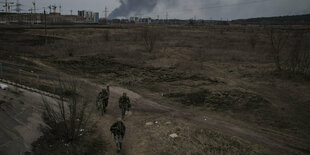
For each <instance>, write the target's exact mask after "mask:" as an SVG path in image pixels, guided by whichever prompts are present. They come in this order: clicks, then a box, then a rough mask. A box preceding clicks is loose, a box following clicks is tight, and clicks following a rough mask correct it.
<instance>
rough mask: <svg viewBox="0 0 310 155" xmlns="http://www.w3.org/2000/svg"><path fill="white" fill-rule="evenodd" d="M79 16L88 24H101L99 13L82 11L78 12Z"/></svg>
mask: <svg viewBox="0 0 310 155" xmlns="http://www.w3.org/2000/svg"><path fill="white" fill-rule="evenodd" d="M78 16H79V17H83V18H84V19H85V21H86V22H90V23H91V22H93V23H98V22H99V13H98V12H92V11H85V10H81V11H78Z"/></svg>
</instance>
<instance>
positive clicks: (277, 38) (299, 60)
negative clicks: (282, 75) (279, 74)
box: [270, 29, 310, 75]
mask: <svg viewBox="0 0 310 155" xmlns="http://www.w3.org/2000/svg"><path fill="white" fill-rule="evenodd" d="M289 31H292V30H274V29H272V30H271V31H270V40H271V45H272V49H273V50H272V54H273V57H274V62H275V65H276V68H277V70H278V71H285V72H287V73H289V74H290V75H294V74H303V75H309V72H310V70H309V69H310V47H309V42H310V39H309V32H308V31H301V32H295V35H291V34H290V32H289ZM286 45H287V46H286ZM284 48H285V49H287V50H286V51H284V50H283V49H284Z"/></svg>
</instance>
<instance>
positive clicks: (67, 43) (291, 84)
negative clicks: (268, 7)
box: [0, 25, 310, 154]
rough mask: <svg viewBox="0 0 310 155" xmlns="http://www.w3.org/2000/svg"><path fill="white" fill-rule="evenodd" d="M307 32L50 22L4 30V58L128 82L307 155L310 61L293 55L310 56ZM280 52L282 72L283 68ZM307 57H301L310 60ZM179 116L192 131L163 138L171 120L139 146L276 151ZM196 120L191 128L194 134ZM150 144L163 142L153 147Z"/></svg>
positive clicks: (26, 66) (27, 66) (38, 68)
mask: <svg viewBox="0 0 310 155" xmlns="http://www.w3.org/2000/svg"><path fill="white" fill-rule="evenodd" d="M309 32H310V30H309V26H290V27H288V26H257V25H251V26H241V25H226V26H224V25H203V26H202V25H200V26H195V25H160V26H159V25H147V26H144V25H126V26H125V25H123V26H116V27H113V26H109V27H107V26H106V27H90V28H87V27H77V28H70V27H57V28H53V27H50V28H49V29H48V30H47V33H48V36H47V37H45V36H44V29H40V28H35V29H31V28H27V29H22V28H20V29H18V28H16V29H3V30H1V32H0V55H1V57H0V62H2V63H6V64H10V65H13V66H17V68H22V69H23V70H25V71H27V70H28V71H35V72H36V73H39V74H44V75H47V76H53V77H57V76H59V74H61V73H65V74H67V75H70V76H73V77H79V78H84V79H87V80H89V81H92V82H93V83H96V84H98V85H100V84H101V85H104V84H110V85H112V86H118V87H123V88H126V89H129V90H132V91H134V92H136V93H138V94H140V95H142V96H143V97H145V98H148V99H151V100H153V101H155V102H157V103H159V104H161V105H165V106H169V107H171V108H175V109H179V110H180V109H181V110H190V111H191V112H193V113H194V114H197V115H198V114H206V115H207V114H212V115H214V116H216V117H219V118H221V119H223V120H224V121H232V122H233V123H235V122H236V125H237V126H238V125H240V124H241V125H242V126H246V127H249V128H250V129H253V130H255V131H259V132H262V133H264V134H266V135H267V137H268V136H270V137H273V138H274V139H277V140H276V141H285V143H287V146H285V147H287V148H291V149H292V150H295V151H296V152H294V151H292V152H289V154H290V153H292V154H294V153H296V154H299V153H305V154H307V153H309V152H310V141H309V139H310V124H309V121H310V95H309V94H310V81H309V79H310V78H309V67H308V68H306V69H303V70H302V71H301V69H299V68H297V67H294V65H295V66H298V65H299V64H301V63H299V59H298V60H297V61H293V60H295V59H294V58H296V56H295V57H294V55H293V54H294V53H298V52H299V51H306V53H307V52H308V54H309V52H310V50H309V49H310V48H309V44H310V42H309V41H310V40H309V38H310V33H309ZM272 42H273V43H274V44H272ZM273 45H274V46H273ZM278 45H279V46H278ZM277 47H281V48H277ZM301 55H302V54H301ZM277 56H279V57H280V59H279V64H280V67H281V69H277V68H278V65H277V62H276V59H275V58H276V57H277ZM303 56H304V57H303V59H301V60H300V61H302V62H304V63H305V64H306V63H308V61H309V62H310V58H308V57H307V56H306V55H303ZM297 58H299V56H297ZM307 58H308V59H309V60H308V59H307ZM38 64H40V65H38ZM299 66H300V65H299ZM4 67H5V66H4ZM11 68H12V66H11ZM13 68H14V67H13ZM10 78H14V77H13V76H11V77H10ZM28 78H29V79H30V81H31V79H33V78H34V77H30V76H29V77H28ZM27 84H28V85H33V86H35V84H31V83H27ZM46 87H48V86H46ZM45 89H46V90H51V89H52V88H45ZM93 95H95V94H93ZM150 115H152V114H150ZM155 116H158V117H159V118H158V119H163V121H162V122H165V121H166V120H165V119H166V117H164V116H162V117H163V118H161V115H160V114H154V116H147V117H146V118H145V119H147V118H148V117H151V118H153V117H155ZM141 117H143V116H141ZM177 122H178V125H176V128H175V129H174V130H175V131H174V132H178V133H179V134H180V135H183V134H184V136H182V138H181V140H179V141H182V142H175V141H170V140H169V139H168V140H167V139H164V138H159V137H164V136H165V134H166V132H165V131H168V130H170V129H166V128H165V127H164V126H161V127H160V128H157V129H156V130H153V129H152V130H151V131H148V130H149V129H143V131H141V133H148V134H149V136H148V137H147V139H149V140H150V141H151V142H148V143H147V142H145V143H146V144H145V143H144V144H141V145H142V146H143V149H146V150H147V149H150V150H152V151H151V153H150V154H178V153H180V152H177V150H178V149H180V148H182V149H180V150H181V151H182V150H183V151H186V150H191V151H187V153H188V154H205V153H208V152H209V153H210V152H211V153H212V154H261V153H267V154H269V153H270V152H269V151H270V150H273V146H270V148H268V149H267V148H266V149H262V148H263V146H264V144H261V143H260V142H256V141H255V140H253V139H252V140H249V139H246V138H244V137H242V136H241V137H239V136H238V135H234V134H233V133H232V134H227V133H225V132H224V129H223V130H222V129H218V130H215V129H214V128H212V127H211V129H212V130H211V129H207V128H205V127H201V126H199V125H198V124H193V123H191V122H190V121H189V122H188V120H187V119H186V116H184V117H182V119H181V120H178V121H177ZM142 126H143V124H142ZM188 126H189V127H190V128H191V129H192V130H190V131H187V130H186V129H187V127H188ZM141 128H143V127H141ZM177 128H179V129H177ZM223 128H225V127H223ZM214 130H215V131H214ZM232 136H235V138H232ZM189 137H192V139H191V138H189ZM144 141H146V140H144ZM151 144H156V147H152V148H148V147H151V146H152V145H151ZM189 144H190V145H189ZM167 146H173V147H167ZM194 146H195V147H194ZM131 150H135V149H131ZM141 150H142V149H141ZM141 150H140V151H141ZM161 150H162V151H161ZM193 150H195V151H193ZM283 150H285V149H283V148H281V149H277V150H276V151H279V152H285V151H283ZM212 151H213V152H212ZM137 152H139V150H138V151H137ZM141 152H143V151H141ZM141 152H140V153H141ZM144 153H145V152H144ZM287 153H288V152H287Z"/></svg>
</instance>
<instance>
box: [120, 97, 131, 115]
mask: <svg viewBox="0 0 310 155" xmlns="http://www.w3.org/2000/svg"><path fill="white" fill-rule="evenodd" d="M118 103H119V108H120V109H121V111H122V119H124V117H125V113H126V111H129V109H130V108H131V104H130V100H129V97H127V94H126V93H123V96H121V97H120V98H119V101H118Z"/></svg>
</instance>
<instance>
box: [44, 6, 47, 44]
mask: <svg viewBox="0 0 310 155" xmlns="http://www.w3.org/2000/svg"><path fill="white" fill-rule="evenodd" d="M46 22H47V21H46V12H45V7H44V29H45V44H47V30H46Z"/></svg>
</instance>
